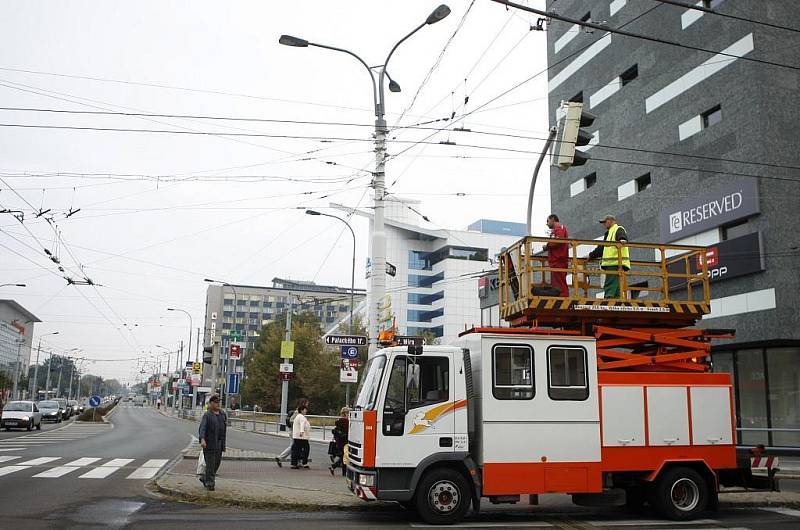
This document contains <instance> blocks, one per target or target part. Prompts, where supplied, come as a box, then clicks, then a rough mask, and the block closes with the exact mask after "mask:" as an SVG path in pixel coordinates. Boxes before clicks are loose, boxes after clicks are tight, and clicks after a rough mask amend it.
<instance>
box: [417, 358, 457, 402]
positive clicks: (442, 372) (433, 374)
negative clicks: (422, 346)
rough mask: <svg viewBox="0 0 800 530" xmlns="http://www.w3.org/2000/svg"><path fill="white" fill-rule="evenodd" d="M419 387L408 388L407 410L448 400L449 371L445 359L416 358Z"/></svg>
mask: <svg viewBox="0 0 800 530" xmlns="http://www.w3.org/2000/svg"><path fill="white" fill-rule="evenodd" d="M415 362H416V364H417V365H418V366H419V387H416V386H413V385H412V386H410V387H409V388H408V408H409V410H410V409H415V408H419V407H426V406H428V405H433V404H434V403H441V402H444V401H447V400H448V399H450V371H449V368H448V367H449V364H448V360H447V357H425V356H422V357H416V359H415Z"/></svg>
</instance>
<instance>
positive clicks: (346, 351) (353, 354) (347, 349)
mask: <svg viewBox="0 0 800 530" xmlns="http://www.w3.org/2000/svg"><path fill="white" fill-rule="evenodd" d="M342 359H358V348H356V347H355V346H342Z"/></svg>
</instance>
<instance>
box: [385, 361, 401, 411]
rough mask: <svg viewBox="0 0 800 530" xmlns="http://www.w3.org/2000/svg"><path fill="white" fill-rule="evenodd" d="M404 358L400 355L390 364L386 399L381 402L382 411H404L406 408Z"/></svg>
mask: <svg viewBox="0 0 800 530" xmlns="http://www.w3.org/2000/svg"><path fill="white" fill-rule="evenodd" d="M405 399H406V358H405V356H403V355H400V356H398V357H396V358H395V360H394V363H393V364H392V371H391V372H390V373H389V383H388V385H387V386H386V397H385V398H384V400H383V410H384V411H390V410H398V409H399V410H405V406H406V404H405V403H406V401H405Z"/></svg>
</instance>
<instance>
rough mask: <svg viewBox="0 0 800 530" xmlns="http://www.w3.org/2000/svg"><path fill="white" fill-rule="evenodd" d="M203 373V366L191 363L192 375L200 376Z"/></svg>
mask: <svg viewBox="0 0 800 530" xmlns="http://www.w3.org/2000/svg"><path fill="white" fill-rule="evenodd" d="M202 371H203V365H202V364H200V363H192V373H193V374H200V373H202Z"/></svg>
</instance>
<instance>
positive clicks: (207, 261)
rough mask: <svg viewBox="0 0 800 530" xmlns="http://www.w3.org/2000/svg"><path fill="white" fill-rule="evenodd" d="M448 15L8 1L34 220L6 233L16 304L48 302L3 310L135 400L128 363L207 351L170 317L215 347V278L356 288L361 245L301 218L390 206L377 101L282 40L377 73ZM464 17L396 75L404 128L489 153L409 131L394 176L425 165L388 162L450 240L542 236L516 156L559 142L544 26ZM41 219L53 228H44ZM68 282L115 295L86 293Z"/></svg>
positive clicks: (15, 183)
mask: <svg viewBox="0 0 800 530" xmlns="http://www.w3.org/2000/svg"><path fill="white" fill-rule="evenodd" d="M436 5H437V2H430V1H419V0H418V1H414V2H409V1H407V0H405V1H404V0H391V1H384V0H369V1H352V0H339V1H336V2H332V1H330V0H327V1H322V0H320V1H299V0H292V1H281V2H279V1H274V0H273V1H269V2H264V1H252V2H243V1H238V2H211V1H199V0H192V1H191V2H189V1H184V2H178V1H171V2H163V1H138V2H119V1H99V0H98V1H71V2H39V1H25V2H22V1H17V2H11V1H9V2H3V3H2V5H0V95H2V100H1V101H2V102H1V103H0V106H2V107H4V109H3V110H0V124H2V126H0V174H2V179H3V180H2V181H0V209H4V208H5V209H10V210H20V211H22V212H24V214H25V220H24V224H20V223H19V222H18V221H16V220H15V219H14V217H12V216H11V215H9V214H4V215H3V216H0V228H1V229H2V232H0V255H2V256H3V259H2V261H1V262H0V283H8V282H14V283H17V282H22V283H27V284H28V287H27V288H24V289H20V288H8V287H5V288H0V297H2V298H14V299H16V300H17V301H19V302H20V303H21V304H22V305H23V306H24V307H26V308H27V309H28V310H30V311H32V312H33V313H34V314H36V315H37V316H38V317H39V318H40V319H41V320H42V321H43V322H42V323H41V324H37V326H36V337H38V335H39V334H42V333H48V332H53V331H58V332H59V335H57V336H51V337H46V338H45V339H44V341H43V344H44V345H46V346H47V347H48V348H51V347H52V348H54V349H55V350H56V351H63V350H67V349H71V348H80V349H81V350H82V353H81V355H83V356H84V357H87V358H91V359H101V360H102V361H99V362H96V363H87V364H86V370H87V371H88V372H91V373H96V374H98V375H102V376H104V377H116V378H119V379H121V380H124V381H126V382H135V379H136V376H137V375H138V371H137V363H136V361H131V360H125V359H134V358H137V357H141V356H142V352H145V355H146V354H147V352H151V351H152V352H153V353H156V352H160V351H162V350H160V349H159V348H157V347H156V346H155V345H157V344H158V345H162V346H165V347H167V348H169V349H174V348H176V347H177V344H178V342H179V341H180V340H181V339H183V340H188V333H189V322H188V318H187V317H186V316H185V315H184V314H182V313H177V312H167V311H166V308H167V307H179V308H181V309H185V310H187V311H189V312H190V313H191V315H192V317H193V318H194V324H195V327H197V326H200V325H202V317H203V312H204V306H205V292H206V287H207V285H208V284H206V283H203V278H206V277H212V278H219V279H221V280H224V281H228V282H231V283H245V284H253V285H270V282H271V280H272V278H273V277H276V276H278V277H284V278H293V279H298V280H313V281H316V282H318V283H323V284H337V285H348V284H349V277H350V253H351V248H352V247H351V244H352V243H351V238H350V236H349V233H343V229H344V226H343V225H341V223H337V222H335V221H333V220H330V219H325V218H320V217H309V216H307V215H304V213H303V210H302V209H298V207H303V206H310V207H314V208H322V207H326V206H328V205H329V204H330V203H331V202H337V203H342V204H346V205H351V206H361V207H367V206H369V204H370V203H371V193H369V192H368V188H367V185H368V184H369V180H370V175H369V173H368V172H365V170H370V169H372V167H373V162H374V154H373V151H372V144H371V143H370V141H371V133H372V123H373V119H374V115H373V112H372V98H371V95H370V92H369V90H370V83H369V80H368V77H367V74H366V71H365V70H364V68H363V66H361V65H360V64H359V63H358V62H357V61H355V60H354V59H353V58H351V57H348V56H346V55H344V54H340V53H336V52H332V51H328V50H324V49H320V48H289V47H285V46H281V45H279V44H278V37H279V36H280V35H281V34H283V33H286V34H291V35H296V36H299V37H302V38H306V39H308V40H310V41H313V42H318V43H321V44H329V45H332V46H337V47H342V48H347V49H349V50H352V51H353V52H355V53H357V54H359V55H361V57H363V58H364V60H365V61H366V62H367V63H368V64H370V65H378V64H381V63H382V62H383V60H384V58H385V56H386V54H387V53H388V51H389V49H390V48H391V47H392V46H393V45H394V43H395V42H396V41H397V40H399V39H400V38H401V37H403V36H404V35H405V34H406V33H407V32H408V31H410V30H411V29H413V28H414V27H415V26H416V25H417V24H419V23H420V22H422V21H423V20H425V18H426V17H427V15H428V13H429V12H430V11H432V10H433V9H434V8H435V7H436ZM449 5H450V7H451V9H452V13H451V14H450V16H449V17H448V18H446V19H445V20H443V21H442V22H440V23H438V24H435V25H432V26H427V27H425V28H423V29H422V30H421V31H420V32H419V33H417V34H416V35H414V36H413V37H412V38H411V39H410V40H409V41H407V42H405V43H404V44H403V45H402V46H401V47H400V48H399V49H398V51H397V52H396V54H395V55H394V57H393V58H392V61H391V63H390V65H389V72H390V74H391V76H392V78H394V79H395V80H396V81H397V82H398V83H399V84H400V85H401V87H402V92H401V93H399V94H394V93H388V91H387V122H388V123H389V125H390V126H396V125H398V124H399V125H405V126H409V125H414V124H418V123H420V122H427V121H430V120H436V119H441V118H449V117H450V116H451V114H452V113H453V112H455V113H456V115H457V116H460V115H463V114H465V113H470V112H472V111H476V109H479V110H477V111H476V112H474V113H471V114H469V115H468V116H467V117H466V118H464V119H463V120H459V122H458V126H459V127H463V128H467V129H471V130H472V131H473V132H471V133H468V132H452V131H441V132H438V133H436V134H434V135H433V136H431V137H430V138H429V139H428V140H427V142H429V143H428V144H418V145H414V144H413V142H415V141H418V140H423V139H424V138H426V137H427V136H429V135H430V134H432V133H434V132H435V131H434V130H427V129H420V128H413V129H408V128H406V129H397V130H394V131H392V132H391V133H390V139H391V140H392V141H391V142H390V143H389V147H388V152H389V155H390V156H391V155H396V154H398V153H400V152H401V151H404V150H405V149H407V148H409V147H410V149H408V151H407V152H404V153H402V154H400V156H397V157H396V158H391V159H390V161H389V162H388V164H387V170H386V173H387V184H389V185H390V188H389V191H390V193H393V194H396V195H399V196H403V197H410V198H415V199H420V200H422V201H423V203H422V206H421V210H420V211H421V213H423V214H424V215H427V216H428V217H429V218H430V220H431V221H432V224H431V225H429V226H431V227H434V228H448V229H463V228H465V227H466V225H468V224H469V223H470V222H472V221H474V220H476V219H479V218H492V219H501V220H507V221H517V222H525V207H526V202H527V193H528V185H529V180H530V175H531V171H532V169H533V166H534V163H535V159H536V155H535V154H527V153H524V152H516V151H527V152H530V153H537V152H538V151H539V150H540V149H541V146H542V144H543V141H541V140H540V139H541V138H543V137H544V136H546V134H547V132H546V131H547V105H546V102H547V91H546V86H547V85H546V81H547V75H546V73H543V71H544V70H545V69H546V49H545V39H546V35H545V33H544V32H538V31H530V26H531V24H535V17H534V16H528V15H527V14H524V13H520V12H513V11H506V9H504V8H503V7H502V6H499V5H497V4H495V3H492V2H490V1H489V0H477V1H475V2H470V1H468V0H453V1H452V2H451V3H450V4H449ZM530 5H532V6H534V7H543V6H544V0H530ZM470 6H471V8H470ZM468 9H470V11H469V12H468V13H467V10H468ZM465 14H466V16H465ZM459 25H461V27H460V28H459ZM457 28H458V29H457ZM454 33H455V36H454ZM451 38H452V40H451ZM448 41H449V44H448ZM445 46H447V47H446V49H445ZM443 50H445V51H444V53H443V55H441V58H440V54H442V51H443ZM535 74H540V75H538V76H536V75H535ZM532 77H533V78H532ZM530 78H532V79H530ZM529 79H530V80H529ZM526 80H529V81H527V82H525V83H523V84H521V85H520V86H519V87H518V88H516V89H514V90H511V91H510V92H508V93H507V94H505V95H502V94H503V93H504V92H506V91H508V90H509V89H511V88H512V87H514V86H515V85H518V84H520V83H522V82H523V81H526ZM466 96H468V97H469V101H468V102H467V103H466V104H465V103H464V100H465V97H466ZM498 96H500V97H498ZM10 108H16V109H28V110H24V111H23V110H8V109H10ZM31 109H48V110H71V111H83V112H108V111H111V112H125V113H147V114H162V115H188V116H207V117H226V118H247V119H250V121H244V120H237V121H234V120H211V119H201V118H194V117H193V118H176V117H140V116H138V117H135V116H120V115H107V114H72V113H71V114H65V113H52V112H41V111H34V110H31ZM401 115H402V116H401ZM257 120H262V121H257ZM263 120H290V121H292V122H312V123H285V122H276V121H263ZM462 121H463V123H462ZM320 122H324V123H322V124H320ZM333 122H335V123H336V124H338V125H331V123H333ZM10 124H18V125H28V126H30V125H36V126H58V127H71V129H65V128H57V129H53V128H31V127H26V128H21V127H9V126H8V125H10ZM443 125H445V123H444V122H435V123H432V124H427V125H422V126H419V127H423V128H430V127H441V126H443ZM76 128H94V129H138V130H148V131H172V133H163V132H161V133H159V132H128V131H125V132H123V131H109V130H92V131H90V130H81V129H76ZM198 132H203V133H211V134H202V135H201V134H194V133H198ZM479 132H491V133H500V134H501V135H500V136H498V135H487V134H479ZM220 133H233V134H237V135H239V136H222V135H220ZM253 135H256V136H253ZM257 135H262V136H257ZM263 135H270V136H263ZM276 135H277V136H303V137H312V138H313V139H308V138H276V137H275V136H276ZM508 135H517V136H523V137H528V138H513V137H510V136H508ZM329 139H333V140H329ZM439 142H454V143H455V144H456V145H446V144H440V143H439ZM467 145H470V146H483V147H485V148H477V147H468V146H467ZM546 173H547V172H546V171H545V172H544V174H545V177H544V178H541V179H540V181H539V185H538V186H537V192H536V195H537V201H536V209H535V212H534V225H535V226H537V231H538V232H541V230H540V228H542V227H543V226H544V219H545V217H546V214H547V213H549V212H548V210H549V190H548V179H547V177H546ZM285 179H291V180H285ZM40 209H41V210H50V212H49V213H47V214H45V215H44V216H42V217H41V218H36V216H35V211H37V210H40ZM77 209H80V211H79V212H77V213H75V214H73V215H71V216H69V217H68V218H67V217H66V216H67V215H68V214H69V212H70V211H74V210H77ZM48 216H53V217H52V218H53V221H52V222H47V221H46V220H45V217H48ZM540 221H541V222H540ZM420 222H422V221H421V220H420ZM539 225H541V227H539ZM353 228H354V229H355V231H356V236H357V239H358V241H357V253H358V258H357V259H358V261H357V267H358V269H357V271H356V283H357V287H366V281H365V280H364V264H365V259H366V249H367V243H368V230H367V223H366V221H365V220H363V219H360V218H357V217H355V218H353ZM56 231H58V232H59V233H60V237H59V236H56ZM44 249H47V250H49V251H50V252H52V253H53V254H54V255H56V256H57V257H58V259H59V260H60V262H61V265H62V266H63V267H64V269H65V272H64V273H61V272H59V271H58V265H57V264H55V263H53V262H52V261H50V260H48V259H47V256H46V255H45V252H44ZM487 266H488V265H487ZM81 268H82V271H81ZM63 276H68V277H71V278H73V279H75V280H81V279H82V278H83V277H88V278H90V279H91V280H92V281H93V282H95V283H97V284H98V285H99V286H97V287H92V286H70V285H67V282H66V280H64V278H63ZM35 340H36V338H35ZM193 340H194V339H193ZM172 359H173V365H174V356H173V358H172Z"/></svg>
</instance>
